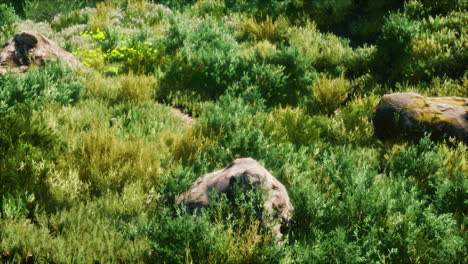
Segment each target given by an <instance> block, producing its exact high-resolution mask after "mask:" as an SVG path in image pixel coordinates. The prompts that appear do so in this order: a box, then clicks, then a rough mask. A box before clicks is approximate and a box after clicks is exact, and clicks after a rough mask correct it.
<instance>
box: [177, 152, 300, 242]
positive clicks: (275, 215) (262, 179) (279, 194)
mask: <svg viewBox="0 0 468 264" xmlns="http://www.w3.org/2000/svg"><path fill="white" fill-rule="evenodd" d="M235 182H239V183H241V184H245V185H247V186H249V187H252V186H254V187H256V188H263V189H265V190H267V193H268V194H267V198H266V200H265V203H264V204H263V208H264V210H265V212H267V213H269V214H271V215H272V219H269V220H270V221H271V222H270V223H266V224H271V225H272V226H273V229H274V231H275V233H276V235H277V236H278V237H281V231H280V230H281V227H285V226H287V225H288V224H289V223H290V222H291V220H292V212H293V210H294V208H293V206H292V205H291V202H290V201H289V196H288V193H287V191H286V188H285V187H284V185H283V184H281V183H280V182H279V181H278V180H277V179H276V178H275V177H273V176H272V175H271V174H270V173H269V172H268V171H267V170H266V169H265V168H264V167H263V166H262V165H261V164H260V163H258V162H257V161H256V160H254V159H252V158H241V159H236V160H234V162H232V163H231V164H230V165H229V166H227V167H226V168H224V169H222V170H218V171H215V172H212V173H208V174H206V175H205V176H204V177H203V178H201V179H198V180H197V181H196V182H195V183H194V184H193V185H192V187H191V188H190V190H188V191H187V192H185V193H183V194H181V195H180V196H179V197H178V199H177V204H184V205H186V206H187V207H189V208H192V209H194V208H201V207H205V206H207V205H209V203H210V200H211V197H210V195H209V193H210V192H211V191H212V190H216V191H217V192H219V193H227V192H229V191H230V190H231V188H232V185H233V184H234V183H235Z"/></svg>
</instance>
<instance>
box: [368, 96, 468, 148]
mask: <svg viewBox="0 0 468 264" xmlns="http://www.w3.org/2000/svg"><path fill="white" fill-rule="evenodd" d="M372 121H373V124H374V128H375V134H376V136H378V137H379V138H382V139H384V138H391V137H398V136H415V137H421V136H423V135H424V134H425V133H427V132H429V133H431V135H432V137H433V138H434V139H442V138H446V137H454V138H456V139H457V140H459V141H462V142H464V143H465V144H466V143H468V98H462V97H425V96H421V95H418V94H415V93H393V94H386V95H384V96H383V97H382V100H380V103H379V104H378V106H377V107H376V109H375V112H374V117H373V119H372Z"/></svg>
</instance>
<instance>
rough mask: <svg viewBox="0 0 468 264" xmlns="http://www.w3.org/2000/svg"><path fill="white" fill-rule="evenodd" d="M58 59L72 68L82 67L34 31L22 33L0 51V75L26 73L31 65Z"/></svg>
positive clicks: (70, 55) (73, 57) (78, 62)
mask: <svg viewBox="0 0 468 264" xmlns="http://www.w3.org/2000/svg"><path fill="white" fill-rule="evenodd" d="M57 59H60V60H61V61H62V62H64V63H65V64H67V65H69V66H70V67H72V68H77V67H83V66H82V64H81V63H80V61H78V60H77V59H76V58H75V56H73V55H72V54H71V53H69V52H66V51H65V50H63V49H61V48H60V47H59V46H58V45H57V44H55V43H54V42H53V41H51V40H50V39H48V38H46V37H45V36H43V35H42V34H40V33H38V32H35V31H23V32H21V33H19V34H17V35H15V36H14V37H13V38H12V39H10V40H9V41H8V42H7V43H6V44H5V45H4V46H3V48H2V49H1V50H0V74H4V73H6V72H8V71H12V70H13V71H19V72H24V71H26V70H27V69H28V68H29V67H30V65H31V64H39V65H44V63H45V61H46V60H57Z"/></svg>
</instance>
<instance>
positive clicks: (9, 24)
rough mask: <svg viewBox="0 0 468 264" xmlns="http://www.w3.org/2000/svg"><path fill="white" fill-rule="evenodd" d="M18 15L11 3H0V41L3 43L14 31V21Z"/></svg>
mask: <svg viewBox="0 0 468 264" xmlns="http://www.w3.org/2000/svg"><path fill="white" fill-rule="evenodd" d="M17 20H18V16H17V15H16V13H15V10H14V9H13V7H12V6H11V5H6V4H0V32H2V33H1V35H0V43H1V45H3V43H4V42H6V41H7V40H8V39H9V38H11V37H13V35H14V34H15V33H16V32H15V31H16V21H17Z"/></svg>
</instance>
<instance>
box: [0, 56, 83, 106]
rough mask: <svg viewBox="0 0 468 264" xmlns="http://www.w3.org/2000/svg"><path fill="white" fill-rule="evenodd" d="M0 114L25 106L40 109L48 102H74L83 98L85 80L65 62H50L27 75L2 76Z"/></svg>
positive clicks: (0, 78)
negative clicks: (81, 94)
mask: <svg viewBox="0 0 468 264" xmlns="http://www.w3.org/2000/svg"><path fill="white" fill-rule="evenodd" d="M0 80H1V83H0V87H1V89H0V113H7V112H11V111H15V109H17V108H18V107H20V106H21V105H28V106H29V107H31V108H33V109H34V108H39V107H41V105H42V104H44V103H46V102H59V103H61V104H72V103H75V102H77V101H78V100H79V98H80V92H81V89H82V87H83V84H82V79H81V78H80V76H79V75H76V74H75V73H74V72H73V71H72V70H71V69H69V68H68V67H67V66H65V65H64V64H62V63H60V62H58V63H55V62H50V63H47V64H46V65H45V66H44V67H41V68H40V69H38V70H31V71H29V72H28V73H27V74H26V75H24V76H21V75H16V74H13V73H12V74H6V75H3V76H0Z"/></svg>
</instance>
